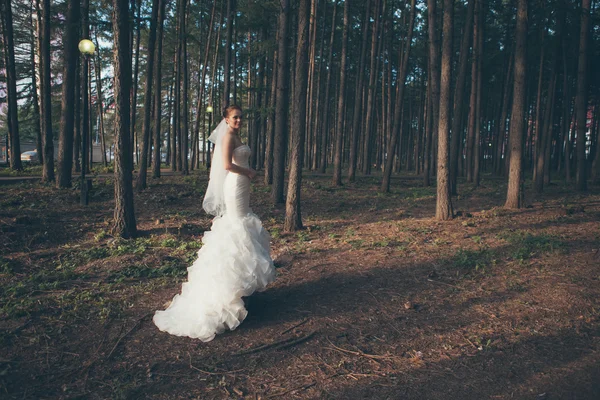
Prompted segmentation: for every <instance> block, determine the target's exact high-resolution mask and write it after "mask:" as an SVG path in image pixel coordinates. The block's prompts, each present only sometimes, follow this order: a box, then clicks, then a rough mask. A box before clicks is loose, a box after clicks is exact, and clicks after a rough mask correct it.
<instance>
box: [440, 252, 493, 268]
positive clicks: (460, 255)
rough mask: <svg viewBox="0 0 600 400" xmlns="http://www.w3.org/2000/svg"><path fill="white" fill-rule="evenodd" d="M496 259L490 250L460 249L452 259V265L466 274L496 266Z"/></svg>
mask: <svg viewBox="0 0 600 400" xmlns="http://www.w3.org/2000/svg"><path fill="white" fill-rule="evenodd" d="M495 262H496V261H495V259H494V256H493V254H492V252H491V251H490V250H489V249H479V250H463V249H460V250H459V251H458V252H457V253H456V254H455V255H454V256H453V257H452V258H451V259H450V264H451V265H453V266H454V267H455V268H457V269H460V270H462V271H465V272H471V271H480V270H484V269H485V268H486V267H488V266H490V265H493V264H495Z"/></svg>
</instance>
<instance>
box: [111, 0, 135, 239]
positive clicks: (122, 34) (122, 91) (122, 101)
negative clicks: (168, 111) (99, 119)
mask: <svg viewBox="0 0 600 400" xmlns="http://www.w3.org/2000/svg"><path fill="white" fill-rule="evenodd" d="M113 7H114V11H113V32H114V50H113V51H114V74H115V81H114V93H115V212H114V223H113V228H112V231H113V234H115V235H118V236H120V237H123V238H131V237H133V236H135V234H136V231H137V228H136V222H135V212H134V208H133V184H132V176H131V162H130V158H131V157H132V153H131V150H130V141H129V133H130V127H129V123H130V120H129V118H130V116H129V105H130V97H129V93H130V89H131V55H130V54H131V53H130V48H129V10H128V8H129V2H128V0H113Z"/></svg>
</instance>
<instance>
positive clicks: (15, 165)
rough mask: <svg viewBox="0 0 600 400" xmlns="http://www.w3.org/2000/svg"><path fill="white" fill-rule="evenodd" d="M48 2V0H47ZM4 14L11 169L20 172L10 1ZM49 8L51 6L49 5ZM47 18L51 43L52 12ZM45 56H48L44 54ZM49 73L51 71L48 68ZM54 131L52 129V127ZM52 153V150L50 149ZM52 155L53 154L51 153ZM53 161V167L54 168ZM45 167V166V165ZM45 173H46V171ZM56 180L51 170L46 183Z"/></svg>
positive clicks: (3, 34) (3, 1)
mask: <svg viewBox="0 0 600 400" xmlns="http://www.w3.org/2000/svg"><path fill="white" fill-rule="evenodd" d="M46 1H48V0H46ZM46 1H45V2H44V7H45V6H46ZM2 5H3V7H2V14H3V17H2V18H3V28H4V29H3V31H4V32H3V33H2V37H3V39H4V51H5V54H6V57H5V58H6V70H7V74H6V75H7V76H6V77H7V82H6V83H7V86H8V115H7V120H8V128H9V129H8V130H9V136H10V167H11V168H12V169H13V170H16V171H19V170H21V169H23V166H22V164H21V144H20V139H19V119H18V105H17V72H16V67H15V42H14V36H13V20H12V6H11V1H10V0H2ZM48 7H49V4H48ZM46 16H47V20H46V21H47V22H46V25H47V26H48V42H49V41H50V37H49V36H50V30H49V29H50V25H49V19H50V11H49V10H48V14H47V15H46V14H44V17H46ZM47 52H48V54H47V55H48V60H49V59H50V49H47ZM44 54H46V53H45V52H44ZM48 72H50V69H49V68H48ZM50 129H52V127H50ZM50 140H52V130H50ZM50 145H52V141H50ZM50 150H51V151H52V148H51V149H50ZM51 155H52V153H51ZM53 161H54V160H52V161H51V163H52V164H51V166H52V168H54V166H53V165H54V164H53ZM44 165H45V164H44ZM44 171H46V170H45V169H44ZM53 178H54V170H53V169H52V170H51V174H50V176H45V179H44V181H46V182H50V181H52V179H53Z"/></svg>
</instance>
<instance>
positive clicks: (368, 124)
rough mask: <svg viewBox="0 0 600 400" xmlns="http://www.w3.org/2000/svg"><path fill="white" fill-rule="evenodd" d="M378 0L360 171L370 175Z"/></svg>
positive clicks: (378, 3)
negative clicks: (362, 161)
mask: <svg viewBox="0 0 600 400" xmlns="http://www.w3.org/2000/svg"><path fill="white" fill-rule="evenodd" d="M380 4H381V1H380V0H375V9H374V10H375V12H374V15H373V17H374V20H375V24H374V26H373V31H372V35H371V65H370V66H369V87H368V90H367V93H368V94H367V107H366V108H367V115H366V119H365V134H364V135H363V138H364V140H363V144H364V147H363V156H364V163H363V165H362V171H363V172H364V174H365V175H371V164H372V162H371V153H372V152H373V151H372V149H373V141H374V135H373V130H374V126H373V125H374V124H373V123H372V121H373V112H374V111H375V109H374V106H373V101H374V98H375V94H376V91H377V90H376V86H375V80H376V79H377V67H376V62H377V57H378V52H377V46H378V42H379V41H378V38H377V36H378V34H379V24H380V23H381V13H380Z"/></svg>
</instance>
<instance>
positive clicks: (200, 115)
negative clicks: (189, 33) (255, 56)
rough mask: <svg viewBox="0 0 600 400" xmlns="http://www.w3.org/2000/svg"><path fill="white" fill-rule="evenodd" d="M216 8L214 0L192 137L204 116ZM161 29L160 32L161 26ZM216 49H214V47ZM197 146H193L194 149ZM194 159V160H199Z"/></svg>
mask: <svg viewBox="0 0 600 400" xmlns="http://www.w3.org/2000/svg"><path fill="white" fill-rule="evenodd" d="M216 10H217V2H216V1H215V2H214V3H213V6H212V12H211V15H210V23H209V25H208V37H207V39H206V47H205V48H204V57H203V59H202V60H201V62H202V70H201V72H200V76H199V78H198V104H197V105H196V121H195V123H194V137H196V138H199V137H200V122H201V121H202V122H204V118H205V116H206V114H204V112H203V101H204V88H205V87H206V83H205V79H206V68H207V67H208V60H209V58H208V57H209V55H210V45H211V43H212V33H213V27H214V21H215V12H216ZM159 29H161V32H162V28H159ZM215 50H216V49H215ZM202 128H203V129H202V137H203V140H202V143H203V144H202V147H203V148H202V154H205V149H204V148H205V146H206V143H205V142H206V126H205V124H202ZM196 148H197V146H196V147H195V148H194V149H196ZM194 154H196V151H194ZM199 158H200V157H198V160H196V162H198V161H199Z"/></svg>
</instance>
